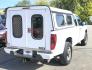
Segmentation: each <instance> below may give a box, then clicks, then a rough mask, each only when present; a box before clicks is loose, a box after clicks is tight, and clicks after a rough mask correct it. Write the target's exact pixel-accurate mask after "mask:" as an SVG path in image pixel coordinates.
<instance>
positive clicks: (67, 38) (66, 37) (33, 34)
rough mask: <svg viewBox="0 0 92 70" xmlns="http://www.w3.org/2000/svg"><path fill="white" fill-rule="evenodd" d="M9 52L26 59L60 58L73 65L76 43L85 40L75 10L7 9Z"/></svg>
mask: <svg viewBox="0 0 92 70" xmlns="http://www.w3.org/2000/svg"><path fill="white" fill-rule="evenodd" d="M6 27H7V47H6V48H5V52H6V53H8V54H13V55H16V56H21V57H25V58H33V57H34V58H35V57H36V55H40V56H41V57H42V58H43V59H47V60H50V59H52V58H55V57H56V58H57V57H58V59H59V60H60V62H61V63H63V64H69V63H70V60H71V57H72V46H74V45H76V44H77V43H79V42H80V41H81V40H83V39H84V36H85V31H86V32H87V30H86V29H84V30H83V31H82V33H83V34H82V36H83V37H82V38H80V34H79V33H80V32H79V31H80V30H79V28H78V26H76V25H75V22H74V15H73V13H72V12H71V11H67V10H63V9H57V8H52V7H50V8H49V7H47V6H31V7H16V8H9V9H8V10H7V19H6Z"/></svg>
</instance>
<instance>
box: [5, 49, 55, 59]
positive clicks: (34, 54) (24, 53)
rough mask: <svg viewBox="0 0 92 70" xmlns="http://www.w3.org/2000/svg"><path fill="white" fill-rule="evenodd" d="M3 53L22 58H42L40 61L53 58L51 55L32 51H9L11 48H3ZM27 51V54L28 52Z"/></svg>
mask: <svg viewBox="0 0 92 70" xmlns="http://www.w3.org/2000/svg"><path fill="white" fill-rule="evenodd" d="M4 50H5V52H6V53H8V54H11V55H15V56H19V57H24V58H36V57H37V58H38V57H40V58H42V59H52V58H54V56H53V55H52V53H48V52H46V51H36V50H35V51H34V50H31V51H29V50H26V51H25V50H23V49H13V48H12V49H11V48H4ZM28 51H29V52H28Z"/></svg>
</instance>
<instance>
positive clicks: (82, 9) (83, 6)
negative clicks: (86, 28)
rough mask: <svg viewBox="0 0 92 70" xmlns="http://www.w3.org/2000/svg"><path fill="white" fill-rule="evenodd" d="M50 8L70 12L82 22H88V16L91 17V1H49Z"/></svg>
mask: <svg viewBox="0 0 92 70" xmlns="http://www.w3.org/2000/svg"><path fill="white" fill-rule="evenodd" d="M50 6H53V7H57V8H61V9H67V10H70V11H72V12H74V13H75V14H77V15H79V16H80V17H81V19H82V20H83V21H88V22H89V16H92V0H51V1H50Z"/></svg>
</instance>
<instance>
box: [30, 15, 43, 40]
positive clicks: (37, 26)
mask: <svg viewBox="0 0 92 70" xmlns="http://www.w3.org/2000/svg"><path fill="white" fill-rule="evenodd" d="M31 28H32V37H33V38H34V39H38V40H40V39H42V38H43V16H42V15H40V14H35V15H33V16H32V17H31Z"/></svg>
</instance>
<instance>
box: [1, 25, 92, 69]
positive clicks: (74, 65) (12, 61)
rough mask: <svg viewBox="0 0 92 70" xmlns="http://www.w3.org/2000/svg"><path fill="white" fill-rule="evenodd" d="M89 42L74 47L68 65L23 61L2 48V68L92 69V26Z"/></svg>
mask: <svg viewBox="0 0 92 70" xmlns="http://www.w3.org/2000/svg"><path fill="white" fill-rule="evenodd" d="M88 38H89V39H88V44H87V45H86V46H75V47H74V48H73V57H72V61H71V63H70V64H69V65H67V66H62V65H59V64H58V63H55V62H51V63H48V64H47V63H45V64H43V63H41V62H37V61H33V60H32V61H29V62H26V63H23V62H22V60H21V59H18V58H16V57H15V56H12V55H8V54H6V53H5V52H4V50H3V48H2V49H0V70H92V26H88Z"/></svg>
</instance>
